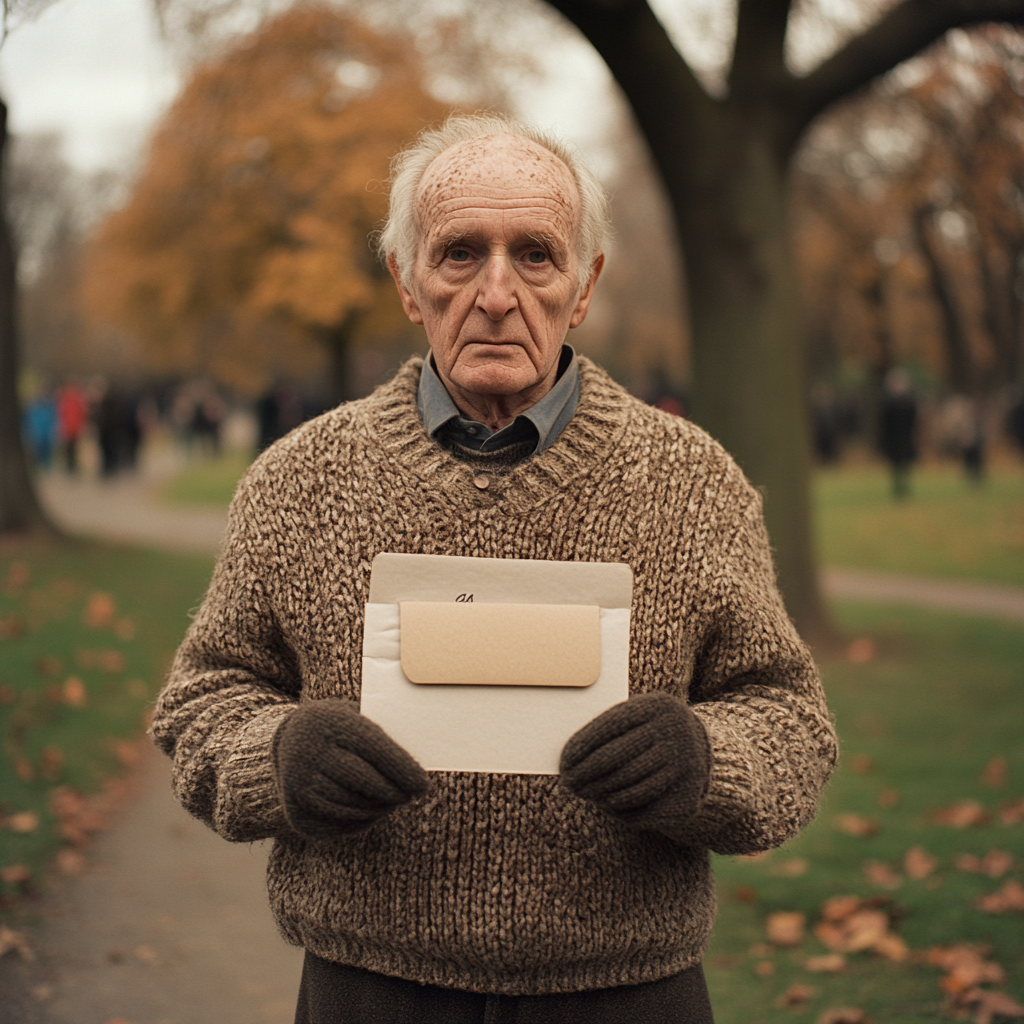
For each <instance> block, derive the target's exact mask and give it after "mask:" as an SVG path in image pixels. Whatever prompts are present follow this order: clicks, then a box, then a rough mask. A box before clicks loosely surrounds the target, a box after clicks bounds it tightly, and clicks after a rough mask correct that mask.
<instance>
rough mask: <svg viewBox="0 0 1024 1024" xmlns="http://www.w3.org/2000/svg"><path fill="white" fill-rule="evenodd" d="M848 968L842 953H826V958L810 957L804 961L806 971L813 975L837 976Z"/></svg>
mask: <svg viewBox="0 0 1024 1024" xmlns="http://www.w3.org/2000/svg"><path fill="white" fill-rule="evenodd" d="M845 967H846V957H845V956H843V954H842V953H826V954H825V955H824V956H809V957H808V958H807V959H806V960H805V961H804V970H805V971H810V972H811V973H812V974H837V973H838V972H839V971H842V970H844V969H845Z"/></svg>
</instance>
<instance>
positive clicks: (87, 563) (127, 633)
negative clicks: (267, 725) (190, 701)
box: [0, 543, 213, 901]
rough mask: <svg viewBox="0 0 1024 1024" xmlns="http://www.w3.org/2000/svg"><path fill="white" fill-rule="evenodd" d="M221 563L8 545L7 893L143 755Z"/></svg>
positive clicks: (1, 855)
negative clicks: (155, 712) (157, 705)
mask: <svg viewBox="0 0 1024 1024" xmlns="http://www.w3.org/2000/svg"><path fill="white" fill-rule="evenodd" d="M212 565H213V562H212V559H210V558H202V557H189V556H181V555H165V554H159V553H157V552H152V551H141V550H129V549H123V548H113V547H106V546H101V545H98V544H78V543H76V544H61V545H56V546H46V547H44V546H33V547H26V548H24V549H21V550H10V549H8V550H5V551H4V552H3V553H2V554H0V743H2V747H0V821H3V823H4V825H5V826H6V827H2V826H0V901H3V900H4V899H5V898H6V900H8V901H9V898H10V897H11V896H12V895H14V894H15V893H17V892H19V891H25V890H27V891H32V890H33V888H34V887H35V884H36V881H35V880H36V879H37V878H38V876H39V874H40V872H41V871H42V869H43V866H44V865H45V863H46V862H47V861H48V860H49V859H50V858H51V857H52V856H53V855H54V854H55V853H56V852H57V851H58V849H60V848H61V847H62V846H63V845H64V840H63V839H62V836H61V833H62V830H65V829H66V828H70V829H72V830H73V829H75V828H78V829H79V830H80V831H81V830H84V831H85V833H88V832H89V831H90V829H91V827H92V825H93V824H94V821H93V819H95V817H96V815H95V809H96V808H95V807H93V806H92V805H91V804H88V803H87V804H82V802H81V801H80V800H79V799H78V796H79V795H85V796H89V795H94V794H98V793H100V792H101V790H102V788H103V784H104V781H105V780H106V779H107V778H109V777H111V776H116V775H118V774H120V773H121V772H122V771H123V769H124V767H125V765H126V764H128V763H130V762H131V761H132V760H133V758H134V757H136V756H137V754H136V753H135V751H134V749H133V747H132V746H131V742H132V741H135V740H137V739H138V738H139V737H140V736H141V734H142V732H143V729H144V725H145V723H144V719H145V717H146V715H147V714H148V712H149V709H150V708H151V706H152V702H153V699H154V698H155V696H156V694H157V691H158V690H159V687H160V683H161V681H162V678H163V675H164V672H165V671H166V668H167V666H168V664H169V662H170V658H171V657H172V655H173V653H174V650H175V648H176V647H177V644H178V642H179V641H180V639H181V636H182V634H183V633H184V631H185V628H186V626H187V624H188V612H189V610H190V609H193V608H195V607H197V606H198V604H199V602H200V601H201V599H202V596H203V592H204V591H205V589H206V584H207V582H208V580H209V576H210V571H211V569H212ZM55 793H56V794H57V796H56V799H55V796H54V794H55ZM69 793H70V794H71V797H70V798H69V797H68V794H69ZM62 798H63V802H61V801H62ZM55 811H57V812H58V813H59V815H60V817H61V818H62V821H63V825H62V823H61V821H58V820H57V815H55ZM77 838H79V839H80V838H82V837H81V836H78V837H77ZM66 863H67V864H70V865H71V866H72V867H73V866H74V861H73V860H71V861H66ZM19 868H20V869H23V870H16V869H19Z"/></svg>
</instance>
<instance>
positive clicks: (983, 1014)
mask: <svg viewBox="0 0 1024 1024" xmlns="http://www.w3.org/2000/svg"><path fill="white" fill-rule="evenodd" d="M963 1002H965V1003H966V1004H967V1005H968V1006H971V1005H973V1006H974V1008H975V1009H974V1024H992V1018H993V1017H1024V1006H1021V1005H1020V1003H1018V1002H1017V1000H1016V999H1014V998H1013V997H1012V996H1009V995H1007V994H1006V993H1005V992H991V991H986V990H985V989H980V988H979V989H975V990H974V991H973V992H968V993H967V994H966V996H965V998H964V1000H963Z"/></svg>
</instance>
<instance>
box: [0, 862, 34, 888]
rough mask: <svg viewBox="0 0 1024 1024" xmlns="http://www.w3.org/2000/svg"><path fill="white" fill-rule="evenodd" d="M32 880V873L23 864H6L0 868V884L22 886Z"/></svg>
mask: <svg viewBox="0 0 1024 1024" xmlns="http://www.w3.org/2000/svg"><path fill="white" fill-rule="evenodd" d="M31 878H32V872H31V871H29V869H28V868H27V867H26V866H25V865H24V864H8V865H7V867H5V868H0V882H6V883H7V884H8V885H24V884H25V883H26V882H27V881H29V880H30V879H31Z"/></svg>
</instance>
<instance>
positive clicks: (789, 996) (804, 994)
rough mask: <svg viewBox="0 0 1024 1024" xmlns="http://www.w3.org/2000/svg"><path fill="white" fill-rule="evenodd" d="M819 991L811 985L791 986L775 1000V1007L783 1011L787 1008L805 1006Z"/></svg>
mask: <svg viewBox="0 0 1024 1024" xmlns="http://www.w3.org/2000/svg"><path fill="white" fill-rule="evenodd" d="M817 991H818V990H817V989H816V988H814V987H813V986H811V985H800V984H795V985H790V986H789V988H787V989H786V991H785V992H783V993H782V995H780V996H779V997H778V999H776V1000H775V1006H776V1008H777V1009H779V1010H781V1009H784V1008H785V1007H787V1006H803V1005H804V1004H805V1003H806V1002H807V1001H808V1000H809V999H810V998H811V997H812V996H813V995H815V993H817Z"/></svg>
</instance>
